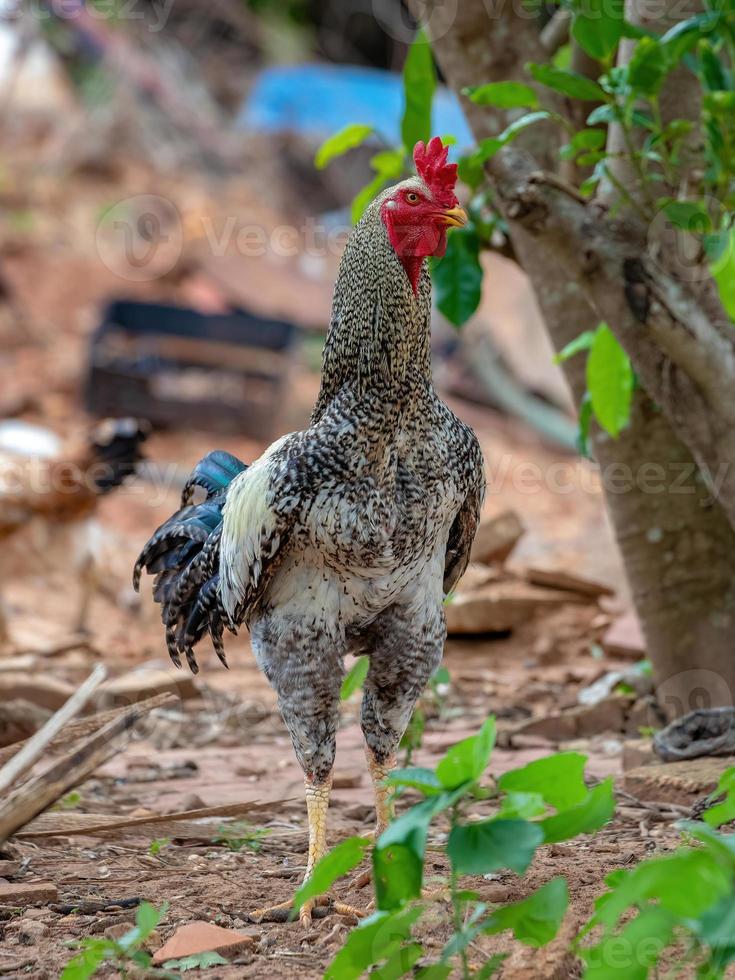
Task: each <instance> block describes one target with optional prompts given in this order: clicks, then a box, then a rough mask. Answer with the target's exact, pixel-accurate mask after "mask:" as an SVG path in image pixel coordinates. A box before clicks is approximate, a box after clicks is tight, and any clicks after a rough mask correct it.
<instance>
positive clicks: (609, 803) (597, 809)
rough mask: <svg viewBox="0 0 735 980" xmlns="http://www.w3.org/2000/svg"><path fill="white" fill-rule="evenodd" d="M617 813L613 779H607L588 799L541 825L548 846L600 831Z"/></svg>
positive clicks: (543, 821)
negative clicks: (579, 835)
mask: <svg viewBox="0 0 735 980" xmlns="http://www.w3.org/2000/svg"><path fill="white" fill-rule="evenodd" d="M614 813H615V797H614V795H613V781H612V778H610V779H605V780H604V781H603V782H601V783H600V785H599V786H595V787H594V789H591V790H590V791H589V793H588V794H587V798H586V799H584V800H582V802H581V803H578V804H577V805H576V806H573V807H570V808H569V809H567V810H561V811H560V812H558V813H556V814H555V815H554V816H553V817H546V819H545V820H542V821H541V822H540V823H539V825H538V826H539V827H540V828H541V830H542V831H543V834H544V842H545V843H546V844H556V843H557V842H558V841H562V840H570V839H571V838H572V837H576V836H577V835H578V834H591V833H592V832H593V831H595V830H599V829H600V827H603V826H604V825H605V824H606V823H608V821H609V820H611V819H612V817H613V814H614Z"/></svg>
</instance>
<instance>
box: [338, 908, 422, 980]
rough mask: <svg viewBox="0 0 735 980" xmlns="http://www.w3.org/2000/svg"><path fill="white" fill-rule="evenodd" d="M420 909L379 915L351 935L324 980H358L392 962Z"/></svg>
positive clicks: (419, 914) (373, 916)
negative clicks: (383, 963)
mask: <svg viewBox="0 0 735 980" xmlns="http://www.w3.org/2000/svg"><path fill="white" fill-rule="evenodd" d="M422 912H423V908H422V907H421V906H418V907H415V908H410V909H400V910H399V911H397V912H376V913H375V914H374V915H371V916H370V917H369V918H368V919H364V920H363V921H362V922H361V923H360V925H359V926H357V927H356V928H355V929H353V930H352V932H350V934H349V936H348V937H347V941H346V942H345V944H344V946H343V947H342V949H340V951H339V952H338V953H337V955H336V956H335V958H334V959H333V960H332V962H331V963H330V964H329V966H328V967H327V969H326V972H325V974H324V980H358V977H361V976H362V975H363V973H365V972H366V971H367V970H368V968H369V967H371V966H373V965H375V964H376V963H381V962H383V961H384V960H387V959H389V958H390V957H391V956H392V955H393V953H395V951H396V950H397V949H399V948H400V946H401V945H402V943H403V942H404V940H405V939H407V938H408V936H409V935H410V934H411V928H412V927H413V925H414V923H415V922H416V921H417V920H418V919H419V918H420V916H421V914H422Z"/></svg>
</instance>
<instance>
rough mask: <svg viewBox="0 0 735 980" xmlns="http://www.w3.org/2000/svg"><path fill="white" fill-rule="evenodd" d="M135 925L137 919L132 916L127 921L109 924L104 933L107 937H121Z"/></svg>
mask: <svg viewBox="0 0 735 980" xmlns="http://www.w3.org/2000/svg"><path fill="white" fill-rule="evenodd" d="M134 925H135V920H134V919H132V918H131V919H128V920H127V921H125V922H115V923H114V925H111V926H107V928H106V929H105V930H104V933H103V935H104V937H105V939H121V938H122V937H123V936H124V935H125V933H127V932H130V930H131V929H132V928H133V926H134Z"/></svg>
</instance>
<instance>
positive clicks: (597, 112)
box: [587, 105, 619, 126]
mask: <svg viewBox="0 0 735 980" xmlns="http://www.w3.org/2000/svg"><path fill="white" fill-rule="evenodd" d="M618 116H619V111H618V108H617V106H614V105H598V106H596V107H595V108H594V109H593V110H592V112H591V113H590V114H589V116H587V125H588V126H597V125H598V124H600V123H604V124H605V125H606V126H609V125H610V123H614V122H616V120H617V119H618Z"/></svg>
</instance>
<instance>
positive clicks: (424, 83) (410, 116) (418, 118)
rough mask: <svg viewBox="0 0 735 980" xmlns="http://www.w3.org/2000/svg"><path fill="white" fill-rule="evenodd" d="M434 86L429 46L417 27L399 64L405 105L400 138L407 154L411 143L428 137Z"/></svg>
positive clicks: (433, 69) (412, 146)
mask: <svg viewBox="0 0 735 980" xmlns="http://www.w3.org/2000/svg"><path fill="white" fill-rule="evenodd" d="M435 88H436V70H435V68H434V57H433V55H432V53H431V45H430V44H429V41H428V39H427V37H426V35H425V34H424V32H423V31H422V30H420V31H419V32H418V33H417V35H416V37H415V39H414V41H413V44H412V45H411V47H410V48H409V49H408V55H407V56H406V63H405V65H404V67H403V93H404V98H405V108H404V110H403V119H402V120H401V138H402V140H403V145H404V147H405V148H406V151H407V152H408V153H411V152H412V151H413V148H414V145H415V144H416V143H417V142H418V141H419V140H423V141H424V143H427V142H428V141H429V139H430V137H431V104H432V100H433V98H434V89H435Z"/></svg>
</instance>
